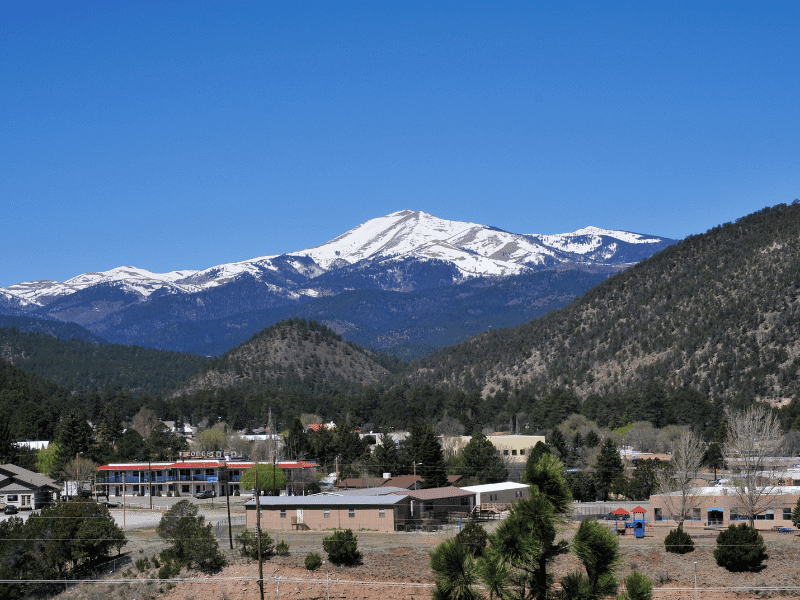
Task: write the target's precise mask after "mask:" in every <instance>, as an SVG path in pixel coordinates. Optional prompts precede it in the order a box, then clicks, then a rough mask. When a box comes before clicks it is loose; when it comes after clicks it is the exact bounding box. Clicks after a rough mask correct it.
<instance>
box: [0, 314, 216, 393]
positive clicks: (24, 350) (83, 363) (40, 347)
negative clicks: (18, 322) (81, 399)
mask: <svg viewBox="0 0 800 600" xmlns="http://www.w3.org/2000/svg"><path fill="white" fill-rule="evenodd" d="M0 358H2V359H4V360H6V361H8V362H10V363H11V364H13V365H15V366H17V367H19V368H20V369H22V370H24V371H27V372H29V373H34V374H36V375H38V376H40V377H43V378H45V379H47V380H49V381H52V382H53V383H55V384H58V385H59V386H62V387H64V388H66V389H68V390H71V391H75V392H103V391H106V390H113V389H124V390H126V391H128V392H129V393H132V394H141V393H149V394H154V395H156V394H162V393H165V392H166V391H167V390H170V389H172V388H174V387H175V386H177V385H180V384H181V382H184V381H186V380H187V379H188V378H189V376H190V375H191V374H192V373H195V372H196V371H197V370H199V369H200V368H201V367H202V366H203V365H204V364H205V363H206V362H207V361H208V359H207V358H205V357H202V356H195V355H192V354H180V353H178V352H168V351H164V350H150V349H146V348H140V347H138V346H122V345H119V344H97V343H94V342H90V341H85V340H77V339H71V340H61V339H58V338H55V337H53V336H51V335H48V334H46V333H38V332H30V333H25V332H22V331H20V330H19V329H17V328H15V327H0Z"/></svg>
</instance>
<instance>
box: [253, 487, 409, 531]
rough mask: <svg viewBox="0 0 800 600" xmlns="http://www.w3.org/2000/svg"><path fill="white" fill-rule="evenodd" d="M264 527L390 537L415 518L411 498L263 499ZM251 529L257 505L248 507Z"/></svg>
mask: <svg viewBox="0 0 800 600" xmlns="http://www.w3.org/2000/svg"><path fill="white" fill-rule="evenodd" d="M259 503H260V507H261V527H262V528H264V529H275V530H281V529H282V530H287V531H288V530H292V529H300V530H306V529H311V530H315V531H323V530H326V529H352V530H354V531H359V530H369V531H379V532H383V533H390V532H393V531H396V530H397V528H398V525H401V524H403V523H405V522H407V521H408V520H409V519H410V518H411V502H410V499H409V498H408V497H407V496H396V495H394V494H387V495H385V496H338V495H317V496H261V497H260V498H259ZM245 510H246V515H247V518H246V522H247V528H248V529H250V530H252V529H253V528H255V526H256V501H255V500H250V501H248V502H247V503H246V504H245Z"/></svg>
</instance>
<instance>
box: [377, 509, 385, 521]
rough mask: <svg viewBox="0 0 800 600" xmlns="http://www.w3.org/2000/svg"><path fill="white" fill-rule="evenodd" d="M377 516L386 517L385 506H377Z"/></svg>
mask: <svg viewBox="0 0 800 600" xmlns="http://www.w3.org/2000/svg"><path fill="white" fill-rule="evenodd" d="M378 517H380V518H381V519H383V518H385V517H386V509H385V508H379V509H378Z"/></svg>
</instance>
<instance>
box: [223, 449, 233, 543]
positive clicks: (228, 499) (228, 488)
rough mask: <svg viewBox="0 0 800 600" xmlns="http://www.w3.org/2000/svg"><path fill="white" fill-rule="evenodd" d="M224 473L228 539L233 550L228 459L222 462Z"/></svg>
mask: <svg viewBox="0 0 800 600" xmlns="http://www.w3.org/2000/svg"><path fill="white" fill-rule="evenodd" d="M222 475H223V482H222V485H223V486H225V501H226V502H227V503H228V541H229V542H230V545H231V550H233V529H232V526H231V490H230V487H229V486H228V462H227V461H226V460H223V462H222Z"/></svg>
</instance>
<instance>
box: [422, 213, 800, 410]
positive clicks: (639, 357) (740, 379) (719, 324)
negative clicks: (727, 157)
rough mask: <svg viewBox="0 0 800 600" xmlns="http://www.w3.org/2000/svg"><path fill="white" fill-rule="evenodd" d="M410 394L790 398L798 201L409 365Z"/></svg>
mask: <svg viewBox="0 0 800 600" xmlns="http://www.w3.org/2000/svg"><path fill="white" fill-rule="evenodd" d="M411 380H412V382H413V383H414V384H416V385H422V384H431V385H436V386H442V385H444V386H453V387H455V388H460V389H464V390H480V391H481V392H482V393H483V394H484V395H485V394H486V393H489V392H491V391H492V390H493V389H513V388H518V387H522V386H532V387H533V388H538V389H540V390H545V389H547V388H555V387H558V386H565V387H569V388H572V389H573V390H574V391H575V392H576V394H577V395H578V396H579V397H582V398H585V397H587V396H589V395H591V394H594V393H598V394H605V393H609V392H619V391H622V390H625V389H627V388H637V387H642V386H644V385H646V384H647V383H650V382H656V383H658V384H660V385H663V386H665V388H667V389H677V388H680V387H682V386H688V387H691V388H694V389H696V390H699V391H700V392H701V393H702V394H703V395H704V396H707V397H709V398H710V399H712V400H714V399H723V400H732V399H735V398H739V399H744V400H756V399H757V400H766V401H770V402H773V403H780V402H785V401H786V400H788V399H789V398H791V397H793V396H796V395H798V392H800V202H798V201H795V202H794V203H792V204H791V205H788V206H787V205H778V206H775V207H772V208H765V209H764V210H762V211H759V212H757V213H754V214H752V215H749V216H747V217H743V218H741V219H738V220H737V221H736V222H735V223H726V224H725V225H721V226H719V227H715V228H714V229H712V230H710V231H708V232H706V233H704V234H701V235H695V236H691V237H689V238H687V239H686V240H684V241H682V242H680V243H678V244H676V245H674V246H670V247H668V248H666V249H665V250H663V251H661V252H659V253H658V254H656V255H654V256H653V257H651V258H649V259H647V260H644V261H642V262H641V263H638V264H637V265H635V266H634V267H631V268H629V269H627V270H625V271H622V272H620V273H618V274H616V275H614V276H612V277H611V278H609V279H607V280H606V281H605V282H603V283H601V284H599V285H598V286H596V287H595V288H593V289H592V290H590V291H589V292H587V293H586V294H585V295H584V296H583V297H581V298H579V299H577V300H575V301H574V302H572V303H571V304H570V305H569V306H567V307H565V308H562V309H560V310H557V311H553V312H551V313H548V314H547V315H545V316H543V317H541V318H538V319H536V320H534V321H531V322H530V323H527V324H525V325H521V326H518V327H515V328H512V329H504V330H498V331H493V332H490V333H485V334H481V335H478V336H475V337H473V338H471V339H470V340H468V341H466V342H464V343H462V344H458V345H455V346H451V347H448V348H445V349H443V350H440V351H438V352H436V353H434V354H432V355H430V356H429V357H426V358H424V359H422V360H421V361H420V368H419V369H418V370H417V371H416V372H415V373H414V374H413V375H412V376H411Z"/></svg>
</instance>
